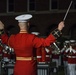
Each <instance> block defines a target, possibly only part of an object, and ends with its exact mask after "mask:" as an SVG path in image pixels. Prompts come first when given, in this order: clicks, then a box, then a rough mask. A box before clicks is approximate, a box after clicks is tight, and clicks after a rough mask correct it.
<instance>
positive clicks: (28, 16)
mask: <svg viewBox="0 0 76 75" xmlns="http://www.w3.org/2000/svg"><path fill="white" fill-rule="evenodd" d="M31 18H32V15H31V14H23V15H19V16H17V17H15V20H18V22H27V21H28V20H29V19H31Z"/></svg>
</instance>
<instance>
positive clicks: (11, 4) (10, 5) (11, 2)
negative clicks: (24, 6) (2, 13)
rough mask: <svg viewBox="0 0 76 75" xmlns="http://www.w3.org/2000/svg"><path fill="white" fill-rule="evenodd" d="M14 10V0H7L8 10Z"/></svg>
mask: <svg viewBox="0 0 76 75" xmlns="http://www.w3.org/2000/svg"><path fill="white" fill-rule="evenodd" d="M13 11H14V0H7V12H13Z"/></svg>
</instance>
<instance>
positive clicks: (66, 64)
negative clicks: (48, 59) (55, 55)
mask: <svg viewBox="0 0 76 75" xmlns="http://www.w3.org/2000/svg"><path fill="white" fill-rule="evenodd" d="M68 48H69V41H68V40H66V41H65V42H64V47H63V48H62V49H61V54H62V58H63V64H64V73H65V75H68V72H69V71H68V62H67V60H68V57H67V55H68V53H66V50H67V49H68Z"/></svg>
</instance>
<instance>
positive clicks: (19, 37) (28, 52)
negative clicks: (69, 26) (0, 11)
mask: <svg viewBox="0 0 76 75" xmlns="http://www.w3.org/2000/svg"><path fill="white" fill-rule="evenodd" d="M31 18H32V15H30V14H24V15H19V16H17V17H16V18H15V19H16V20H18V26H19V28H20V32H19V33H17V34H13V35H11V36H10V37H9V38H8V36H7V35H6V34H5V32H4V24H3V23H2V22H1V21H0V33H1V39H2V43H5V44H8V45H9V46H10V47H12V48H13V49H14V52H15V54H16V63H15V66H14V75H37V61H36V59H34V57H33V56H34V55H33V54H34V53H33V49H34V48H39V47H46V46H49V45H50V44H52V43H53V42H55V41H56V39H57V38H58V37H60V35H61V30H62V29H63V27H64V22H63V21H62V22H60V23H59V24H58V28H57V29H56V30H54V31H53V32H52V33H51V34H50V35H49V36H48V37H46V38H45V39H44V38H38V37H37V36H36V35H34V34H29V33H28V26H29V21H28V20H29V19H31Z"/></svg>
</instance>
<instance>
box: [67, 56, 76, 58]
mask: <svg viewBox="0 0 76 75" xmlns="http://www.w3.org/2000/svg"><path fill="white" fill-rule="evenodd" d="M68 58H76V56H68Z"/></svg>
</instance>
